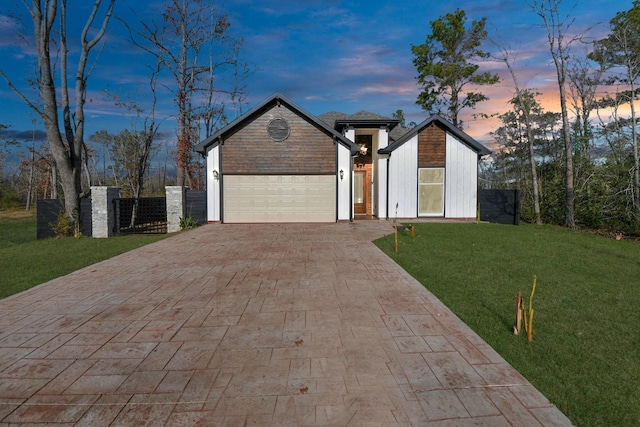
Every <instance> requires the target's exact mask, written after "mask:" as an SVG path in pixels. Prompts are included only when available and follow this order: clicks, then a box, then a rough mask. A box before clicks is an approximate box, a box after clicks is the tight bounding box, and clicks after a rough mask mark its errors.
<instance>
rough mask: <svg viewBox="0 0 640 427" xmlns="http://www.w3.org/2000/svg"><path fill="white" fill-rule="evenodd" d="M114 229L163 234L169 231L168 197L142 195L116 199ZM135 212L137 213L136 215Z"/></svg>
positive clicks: (122, 231) (121, 232)
mask: <svg viewBox="0 0 640 427" xmlns="http://www.w3.org/2000/svg"><path fill="white" fill-rule="evenodd" d="M113 203H114V209H115V214H116V218H115V219H116V220H115V227H116V229H115V230H114V231H115V232H116V233H118V234H163V233H166V232H167V199H166V198H165V197H141V198H139V199H137V203H136V199H114V200H113ZM134 212H135V215H134Z"/></svg>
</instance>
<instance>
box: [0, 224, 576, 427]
mask: <svg viewBox="0 0 640 427" xmlns="http://www.w3.org/2000/svg"><path fill="white" fill-rule="evenodd" d="M391 231H392V229H391V225H390V223H389V222H384V221H363V222H356V223H352V224H330V225H248V226H242V225H220V224H216V225H207V226H204V227H201V228H198V229H196V230H193V231H189V232H186V233H181V234H179V235H176V236H174V237H171V238H169V239H166V240H163V241H161V242H158V243H155V244H152V245H149V246H146V247H143V248H140V249H138V250H135V251H133V252H130V253H128V254H125V255H121V256H118V257H116V258H113V259H111V260H108V261H105V262H102V263H99V264H96V265H93V266H90V267H88V268H85V269H82V270H80V271H77V272H75V273H73V274H70V275H68V276H65V277H61V278H59V279H56V280H53V281H51V282H48V283H45V284H43V285H41V286H39V287H37V288H34V289H32V290H30V291H27V292H24V293H22V294H19V295H16V296H14V297H11V298H7V299H5V300H2V301H0V425H13V424H27V425H28V424H30V423H31V424H37V425H41V424H46V423H52V424H56V425H87V426H101V425H105V426H106V425H112V426H128V425H136V426H141V425H153V426H159V425H167V426H178V425H211V426H217V425H220V426H236V425H238V426H243V425H273V426H303V425H308V426H344V425H354V426H359V425H371V426H385V425H389V426H392V425H393V426H395V425H400V426H411V425H413V426H430V425H438V426H445V425H446V426H467V425H468V426H471V425H473V426H476V425H487V426H502V425H504V426H508V425H518V426H537V425H545V426H550V425H563V426H564V425H570V422H569V420H568V419H567V418H566V417H565V416H564V415H563V414H562V413H561V412H560V411H559V410H558V409H556V408H555V407H554V406H553V405H551V404H550V403H549V401H548V400H547V399H546V398H545V397H544V396H542V395H541V394H540V393H539V392H538V391H537V390H536V389H535V388H534V387H532V386H531V385H530V384H529V383H528V382H527V381H526V380H525V379H524V378H523V377H522V376H521V375H519V374H518V372H516V371H515V370H514V369H513V368H512V367H511V366H509V365H508V364H507V363H506V362H505V361H504V360H503V359H502V358H501V357H500V356H499V355H498V354H496V352H495V351H494V350H492V349H491V348H490V347H489V346H488V345H487V344H486V343H484V342H483V341H482V340H481V339H480V338H479V337H478V336H477V335H476V334H475V333H473V332H472V331H471V330H470V329H469V328H468V327H466V326H465V325H464V324H463V323H462V322H461V321H460V320H459V319H458V318H457V317H455V316H454V315H453V314H452V313H451V312H450V311H449V310H448V309H447V308H446V307H444V306H443V305H442V303H440V301H438V300H437V299H436V298H435V297H434V296H433V295H432V294H430V293H429V292H428V291H427V290H425V289H424V287H423V286H421V285H420V284H419V283H418V282H416V281H415V280H414V279H413V278H412V277H410V276H409V275H408V274H407V273H406V272H405V271H404V270H402V269H401V268H399V267H398V266H397V265H396V264H395V263H394V262H393V261H391V260H390V259H389V258H387V257H386V256H385V255H384V254H383V253H382V252H381V251H379V250H378V249H377V248H376V247H375V246H374V245H373V244H372V243H370V241H371V240H372V239H374V238H376V237H380V236H382V235H383V234H387V233H390V232H391Z"/></svg>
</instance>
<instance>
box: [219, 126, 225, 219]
mask: <svg viewBox="0 0 640 427" xmlns="http://www.w3.org/2000/svg"><path fill="white" fill-rule="evenodd" d="M219 141H220V144H219V146H220V149H219V150H218V169H220V171H219V174H218V189H219V190H220V224H224V190H223V188H224V185H222V184H223V182H224V181H223V179H224V174H223V173H222V146H223V145H224V141H223V140H222V138H220V139H219Z"/></svg>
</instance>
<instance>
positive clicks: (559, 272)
mask: <svg viewBox="0 0 640 427" xmlns="http://www.w3.org/2000/svg"><path fill="white" fill-rule="evenodd" d="M415 227H416V233H415V238H413V239H412V238H411V236H410V235H409V234H408V233H402V232H401V233H400V246H399V253H398V254H395V253H394V241H393V236H387V237H384V238H382V239H380V240H378V241H376V244H377V245H378V246H379V247H380V248H381V249H382V250H384V251H385V252H386V253H388V254H389V256H391V257H392V258H393V259H394V260H396V262H398V264H400V265H401V266H402V267H403V268H404V269H406V270H407V271H408V272H409V273H410V274H412V275H413V276H414V277H415V278H416V279H417V280H419V281H420V282H421V283H422V284H424V286H425V287H426V288H427V289H429V290H430V291H431V292H432V293H433V294H435V295H436V296H437V297H438V298H439V299H440V300H441V301H442V302H443V303H445V304H446V305H447V306H448V307H449V308H450V309H451V310H453V311H454V312H455V313H456V314H457V315H458V316H459V317H460V318H461V319H462V320H463V321H464V322H465V323H466V324H467V325H469V326H470V327H471V328H472V329H473V330H475V331H476V332H477V333H478V334H479V335H480V336H481V337H482V338H483V339H484V340H485V341H487V342H488V343H489V344H490V345H491V346H492V347H493V348H494V349H496V351H498V352H499V353H500V354H501V355H502V356H503V357H504V358H505V359H506V360H507V361H508V362H509V363H511V364H512V365H513V366H514V367H515V368H516V369H517V370H518V371H519V372H521V373H522V374H523V375H524V376H525V377H526V378H527V379H528V380H529V381H530V382H531V383H532V384H534V385H535V386H536V387H537V388H538V389H539V390H540V391H541V392H542V393H543V394H544V395H545V396H547V397H548V398H549V399H550V400H551V401H552V402H553V403H554V404H555V405H556V406H557V407H558V408H559V409H560V410H562V411H563V412H564V413H565V414H566V415H567V416H568V417H569V418H570V419H571V421H572V422H573V423H574V424H576V425H578V426H638V425H640V332H639V330H638V326H639V325H640V314H639V313H640V306H639V303H640V243H638V242H633V241H615V240H611V239H606V238H604V237H598V236H594V235H591V234H588V233H583V232H577V231H572V230H569V229H565V228H558V227H551V226H532V225H521V226H507V225H496V224H434V223H428V224H416V225H415ZM533 275H537V278H538V284H537V288H536V293H535V296H534V298H533V308H534V310H535V315H534V319H533V333H534V335H533V342H532V343H528V342H527V340H526V338H525V336H524V334H521V335H520V336H515V335H513V333H512V327H513V324H514V321H515V296H516V292H517V290H518V288H520V289H522V291H523V295H524V297H525V302H527V301H528V299H529V293H530V291H531V285H532V281H533Z"/></svg>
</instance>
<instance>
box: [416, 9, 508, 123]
mask: <svg viewBox="0 0 640 427" xmlns="http://www.w3.org/2000/svg"><path fill="white" fill-rule="evenodd" d="M466 21H467V15H466V13H465V11H464V10H461V9H456V11H455V12H453V13H447V14H446V15H444V16H441V17H440V18H438V19H436V20H435V21H431V34H429V35H427V38H426V41H425V43H423V44H420V45H413V46H411V52H413V55H414V59H413V64H414V65H415V66H416V68H417V71H418V83H419V84H420V85H421V86H422V89H423V90H422V92H421V93H420V95H418V99H417V101H416V104H418V105H420V106H421V107H422V108H423V109H424V110H426V111H428V112H429V113H436V112H437V113H440V114H442V115H444V116H445V117H447V118H448V119H449V120H451V122H452V123H453V124H454V125H455V126H457V127H461V125H462V123H461V122H460V120H459V119H458V116H459V114H460V111H461V110H462V109H464V108H475V106H476V104H477V103H478V102H482V101H486V100H488V99H489V98H488V97H487V96H485V95H484V94H482V93H480V92H473V91H470V92H466V93H464V92H463V91H464V89H465V87H466V86H468V85H469V86H482V85H492V84H496V83H497V82H498V81H499V78H498V75H497V74H492V73H489V72H485V73H479V72H478V69H479V68H480V66H479V65H478V64H476V63H474V61H478V60H483V59H485V58H488V57H489V53H488V52H485V51H484V50H482V49H481V48H480V45H481V43H482V42H483V41H484V40H485V39H486V38H487V31H486V30H485V24H486V18H482V19H481V20H480V21H473V22H472V23H471V26H470V27H469V28H466V27H465V24H466ZM443 110H444V111H443Z"/></svg>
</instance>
